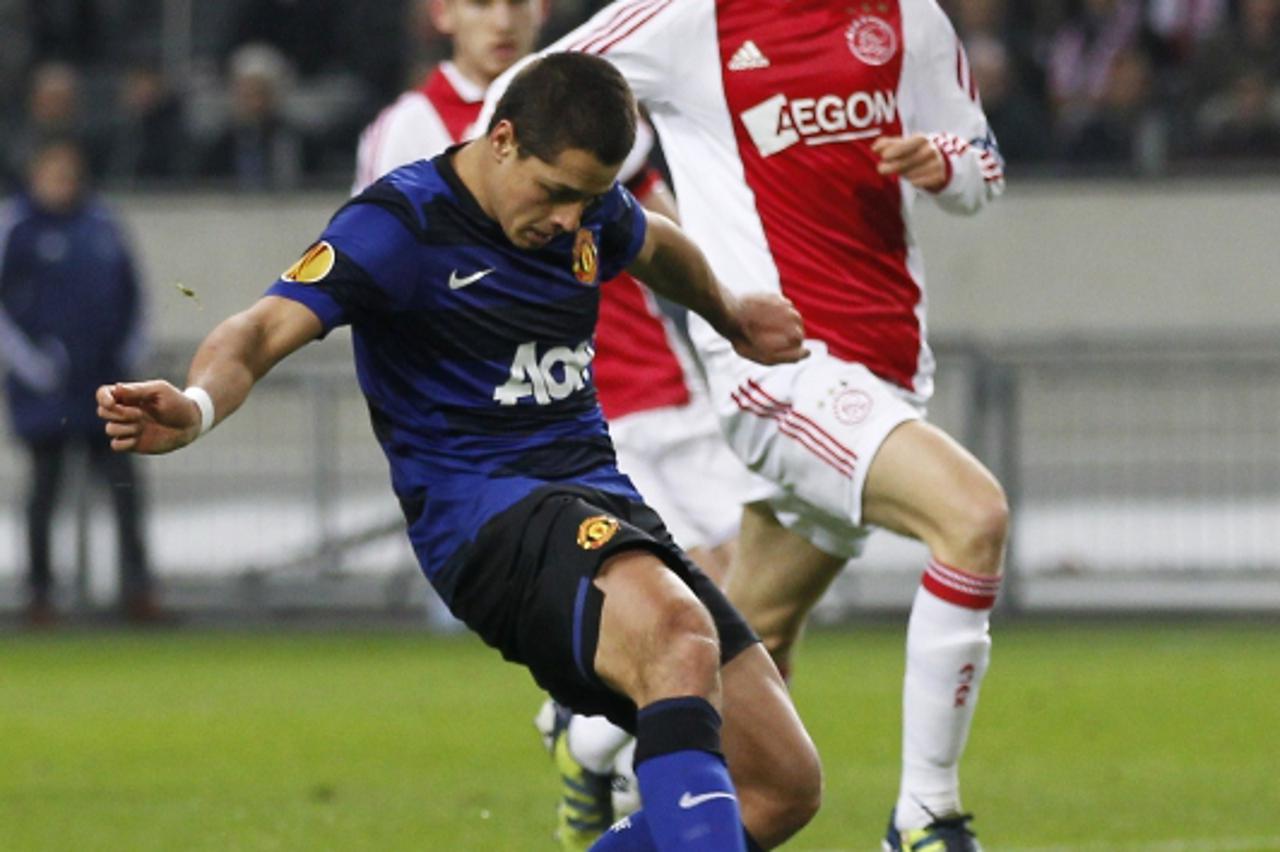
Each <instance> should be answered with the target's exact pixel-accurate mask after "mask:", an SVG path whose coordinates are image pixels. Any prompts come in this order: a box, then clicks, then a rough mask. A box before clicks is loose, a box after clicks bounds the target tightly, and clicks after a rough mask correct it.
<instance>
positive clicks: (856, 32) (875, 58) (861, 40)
mask: <svg viewBox="0 0 1280 852" xmlns="http://www.w3.org/2000/svg"><path fill="white" fill-rule="evenodd" d="M844 39H845V42H846V43H847V44H848V45H849V52H850V53H852V54H853V55H854V56H856V57H857V58H858V59H860V60H862V61H863V62H865V63H866V64H868V65H883V64H885V63H886V62H888V61H889V60H890V59H892V58H893V55H894V54H895V53H897V52H898V36H897V33H895V32H894V31H893V27H892V26H890V25H889V24H888V22H886V21H885V20H884V19H883V18H878V17H876V16H875V15H859V16H858V17H856V18H854V19H853V23H851V24H849V29H847V30H845V31H844Z"/></svg>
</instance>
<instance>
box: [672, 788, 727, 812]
mask: <svg viewBox="0 0 1280 852" xmlns="http://www.w3.org/2000/svg"><path fill="white" fill-rule="evenodd" d="M734 798H735V797H734V795H733V794H732V793H725V792H722V791H719V790H717V791H715V792H713V793H699V794H698V795H696V796H695V795H693V794H692V793H690V792H688V791H685V794H684V795H683V796H681V797H680V807H682V808H684V809H685V810H686V811H687V810H689V808H696V807H697V806H698V805H701V804H702V803H704V802H709V801H711V800H712V799H730V800H733V799H734Z"/></svg>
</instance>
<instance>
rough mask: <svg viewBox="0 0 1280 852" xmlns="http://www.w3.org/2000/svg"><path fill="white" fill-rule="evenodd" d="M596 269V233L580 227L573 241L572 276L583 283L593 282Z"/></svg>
mask: <svg viewBox="0 0 1280 852" xmlns="http://www.w3.org/2000/svg"><path fill="white" fill-rule="evenodd" d="M598 271H599V270H598V268H597V258H596V235H595V234H593V233H591V231H590V230H588V229H586V228H580V229H579V230H578V238H577V239H576V240H574V241H573V277H574V278H577V279H578V280H579V281H581V282H582V283H583V284H594V283H596V273H597V272H598Z"/></svg>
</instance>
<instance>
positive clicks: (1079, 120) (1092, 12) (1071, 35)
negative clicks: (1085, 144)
mask: <svg viewBox="0 0 1280 852" xmlns="http://www.w3.org/2000/svg"><path fill="white" fill-rule="evenodd" d="M1141 23H1142V2H1141V0H1083V2H1082V3H1081V4H1080V8H1079V9H1078V10H1077V11H1076V13H1075V14H1074V15H1072V16H1071V17H1070V18H1069V19H1068V20H1067V22H1066V23H1065V24H1064V25H1063V26H1062V27H1061V28H1060V29H1059V30H1058V31H1057V32H1056V33H1055V34H1054V36H1053V39H1052V42H1051V43H1050V45H1049V52H1048V65H1047V72H1048V87H1049V98H1050V101H1051V105H1052V107H1053V111H1054V119H1055V123H1056V125H1057V127H1058V129H1059V131H1060V132H1061V133H1062V135H1063V136H1064V137H1065V138H1074V137H1077V136H1078V135H1079V129H1080V127H1081V126H1082V125H1083V124H1084V123H1085V122H1089V121H1096V120H1097V116H1096V115H1095V112H1096V108H1097V107H1098V105H1099V104H1100V103H1101V101H1102V100H1103V99H1104V97H1105V96H1106V94H1107V89H1108V87H1109V86H1110V85H1111V77H1112V76H1113V70H1112V69H1113V65H1114V63H1115V59H1116V57H1117V56H1118V55H1119V54H1120V53H1121V52H1122V51H1124V50H1126V49H1128V48H1130V47H1132V46H1133V45H1134V44H1135V43H1136V41H1137V38H1138V33H1139V29H1140V25H1141Z"/></svg>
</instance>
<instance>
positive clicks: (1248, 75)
mask: <svg viewBox="0 0 1280 852" xmlns="http://www.w3.org/2000/svg"><path fill="white" fill-rule="evenodd" d="M1276 100H1277V98H1276V95H1275V89H1274V87H1273V86H1271V85H1270V81H1269V80H1268V79H1267V75H1266V73H1265V72H1264V71H1263V70H1262V69H1261V68H1247V69H1245V70H1243V71H1241V72H1240V75H1239V76H1238V77H1236V79H1235V81H1234V82H1232V84H1231V85H1230V86H1229V87H1228V88H1227V90H1226V91H1223V92H1221V93H1219V94H1218V95H1217V96H1215V97H1213V98H1211V99H1210V100H1209V101H1208V102H1207V103H1206V104H1205V105H1204V108H1203V109H1201V110H1200V113H1199V115H1198V116H1197V119H1198V121H1197V131H1198V132H1197V138H1198V139H1199V145H1198V146H1197V153H1199V154H1202V155H1204V156H1208V157H1213V158H1218V159H1230V160H1253V159H1269V158H1275V159H1277V160H1280V110H1278V109H1277V104H1276Z"/></svg>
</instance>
